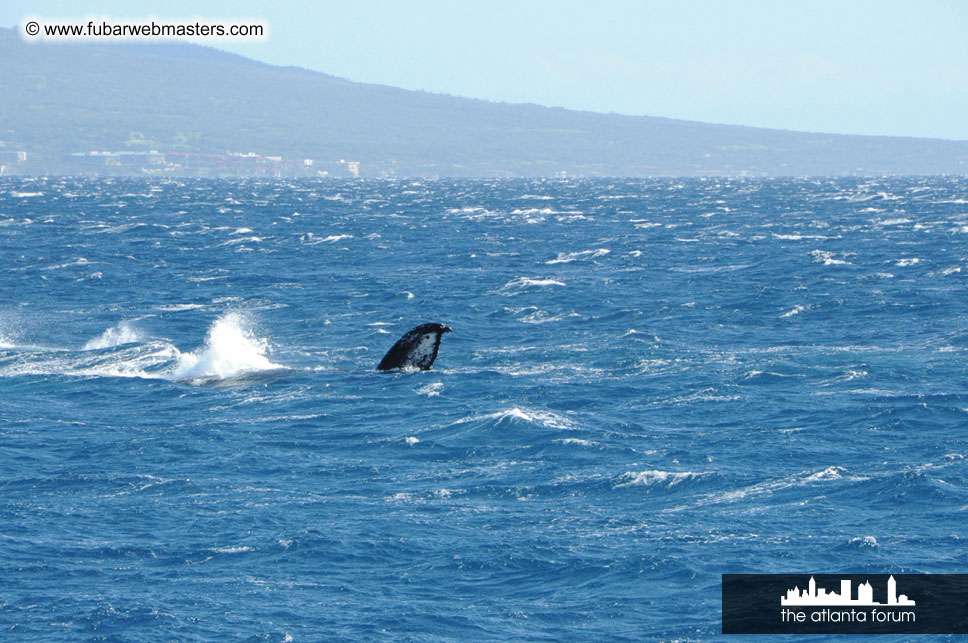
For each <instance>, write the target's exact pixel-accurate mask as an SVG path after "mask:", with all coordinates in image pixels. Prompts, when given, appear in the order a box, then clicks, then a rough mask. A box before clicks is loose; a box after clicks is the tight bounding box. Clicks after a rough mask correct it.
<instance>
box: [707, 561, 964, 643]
mask: <svg viewBox="0 0 968 643" xmlns="http://www.w3.org/2000/svg"><path fill="white" fill-rule="evenodd" d="M722 590H723V613H722V625H723V634H968V574H723V581H722Z"/></svg>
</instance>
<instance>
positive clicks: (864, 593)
mask: <svg viewBox="0 0 968 643" xmlns="http://www.w3.org/2000/svg"><path fill="white" fill-rule="evenodd" d="M851 594H852V591H851V582H850V580H849V579H846V578H845V579H843V580H841V581H840V592H830V593H827V590H826V589H825V588H823V587H817V581H816V580H814V578H813V576H811V577H810V581H809V582H808V583H807V587H806V589H802V590H801V589H800V588H799V586H795V587H793V588H792V589H788V590H787V593H786V596H781V597H780V605H799V606H815V605H863V606H872V605H877V606H883V607H900V606H904V607H911V606H913V605H914V604H915V602H914V600H912V599H910V598H908V597H907V595H905V594H900V595H898V593H897V581H896V580H894V576H891V577H890V578H888V579H887V602H886V603H879V602H876V601H874V588H873V587H872V586H871V584H870V581H867V582H864V583H861V584H860V585H858V586H857V598H852V597H851Z"/></svg>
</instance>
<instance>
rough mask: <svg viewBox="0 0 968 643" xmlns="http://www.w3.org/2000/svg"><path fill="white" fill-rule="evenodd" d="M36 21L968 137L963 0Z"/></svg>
mask: <svg viewBox="0 0 968 643" xmlns="http://www.w3.org/2000/svg"><path fill="white" fill-rule="evenodd" d="M28 15H32V16H40V17H44V18H51V19H54V18H73V19H80V18H82V17H85V16H90V15H97V16H105V17H110V18H114V19H119V20H120V19H141V18H146V17H149V16H155V17H157V18H160V19H166V18H167V19H172V20H185V19H189V18H194V17H204V18H212V19H220V20H231V21H235V20H237V19H240V18H257V19H259V20H261V21H264V22H265V23H267V24H268V26H269V28H270V30H271V31H270V36H269V38H267V39H266V40H265V41H263V42H259V43H252V44H245V43H243V42H238V41H219V42H216V43H210V44H213V46H216V47H218V48H220V49H226V50H229V51H233V52H236V53H240V54H243V55H245V56H248V57H251V58H255V59H257V60H262V61H265V62H269V63H272V64H278V65H295V66H300V67H306V68H308V69H313V70H317V71H321V72H325V73H329V74H334V75H336V76H341V77H344V78H348V79H351V80H356V81H361V82H371V83H381V84H386V85H394V86H397V87H404V88H407V89H422V90H427V91H432V92H440V93H447V94H453V95H459V96H468V97H474V98H484V99H488V100H495V101H509V102H531V103H538V104H542V105H550V106H561V107H567V108H571V109H584V110H592V111H600V112H618V113H623V114H639V115H652V116H668V117H672V118H682V119H690V120H699V121H706V122H713V123H735V124H740V125H751V126H763V127H777V128H783V129H795V130H806V131H823V132H837V133H855V134H889V135H899V136H929V137H939V138H950V139H963V140H968V116H966V115H968V1H964V0H934V1H932V0H917V1H909V2H897V1H891V0H881V1H879V2H871V1H867V0H839V1H828V0H811V1H809V2H801V1H797V0H772V1H769V2H767V1H760V0H755V1H754V0H745V1H744V0H733V1H730V2H727V1H715V0H680V1H671V0H670V1H659V0H639V1H627V0H595V1H593V0H587V1H584V2H569V1H565V0H558V1H555V2H552V1H546V0H530V1H529V0H516V1H507V0H489V1H487V2H484V1H481V2H476V1H470V0H453V1H443V0H409V1H408V0H399V1H393V2H391V1H383V0H380V1H368V0H357V1H355V2H351V1H335V0H328V1H326V0H324V1H321V2H316V3H304V4H301V5H299V6H297V5H295V3H286V4H279V5H277V4H275V3H270V2H250V1H248V0H237V1H233V2H228V1H221V0H216V1H212V2H206V3H199V2H197V1H196V2H186V1H183V0H166V1H165V2H155V3H138V2H130V1H129V2H120V1H117V2H115V1H107V0H105V1H89V2H86V3H83V4H81V3H76V2H37V1H36V0H35V1H33V2H24V1H22V0H4V2H3V3H2V6H0V25H5V26H14V25H15V24H17V23H19V22H20V21H21V20H22V19H23V18H24V17H25V16H28ZM48 46H50V45H48Z"/></svg>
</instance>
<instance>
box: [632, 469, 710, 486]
mask: <svg viewBox="0 0 968 643" xmlns="http://www.w3.org/2000/svg"><path fill="white" fill-rule="evenodd" d="M707 475H709V473H708V472H695V471H660V470H658V469H650V470H647V471H626V472H625V473H623V474H622V475H621V476H620V478H619V479H620V480H622V482H620V483H618V484H616V485H615V487H616V488H619V487H630V486H633V485H644V486H649V485H654V484H666V486H669V487H674V486H675V485H677V484H680V483H682V482H685V481H686V480H695V479H697V478H701V477H703V476H707Z"/></svg>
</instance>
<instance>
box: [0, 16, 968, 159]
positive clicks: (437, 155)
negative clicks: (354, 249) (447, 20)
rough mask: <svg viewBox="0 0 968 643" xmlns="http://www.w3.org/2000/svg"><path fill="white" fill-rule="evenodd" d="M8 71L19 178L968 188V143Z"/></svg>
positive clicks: (17, 50) (39, 56) (246, 74)
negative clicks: (846, 182) (644, 180)
mask: <svg viewBox="0 0 968 643" xmlns="http://www.w3.org/2000/svg"><path fill="white" fill-rule="evenodd" d="M0 60H3V64H2V65H0V88H2V92H0V95H2V102H3V107H2V109H0V173H3V174H34V175H38V174H51V175H60V174H66V175H76V174H81V175H98V176H100V175H152V174H161V175H172V176H176V175H179V176H180V175H187V176H336V177H340V176H342V177H354V176H359V177H572V176H589V177H595V176H630V177H653V176H654V177H662V176H673V177H683V176H878V175H902V174H906V175H911V174H918V175H927V174H956V175H968V141H946V140H937V139H918V138H902V137H882V136H845V135H834V134H816V133H805V132H792V131H785V130H772V129H763V128H753V127H739V126H732V125H713V124H708V123H698V122H691V121H681V120H674V119H668V118H657V117H649V116H622V115H617V114H598V113H592V112H580V111H573V110H566V109H561V108H552V107H541V106H538V105H521V104H508V103H495V102H488V101H482V100H472V99H466V98H457V97H453V96H446V95H439V94H431V93H426V92H415V91H409V90H403V89H397V88H393V87H385V86H380V85H369V84H362V83H354V82H351V81H348V80H344V79H341V78H336V77H333V76H328V75H326V74H322V73H318V72H313V71H308V70H305V69H299V68H294V67H277V66H272V65H267V64H264V63H260V62H256V61H253V60H250V59H247V58H244V57H242V56H237V55H234V54H229V53H225V52H222V51H219V50H216V49H212V48H209V47H203V46H199V45H190V44H163V45H162V44H145V45H137V44H111V45H98V44H28V43H25V42H23V41H22V40H21V39H20V37H19V36H18V34H17V33H16V32H14V30H12V29H0ZM751 100H753V98H752V97H751Z"/></svg>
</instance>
